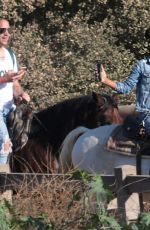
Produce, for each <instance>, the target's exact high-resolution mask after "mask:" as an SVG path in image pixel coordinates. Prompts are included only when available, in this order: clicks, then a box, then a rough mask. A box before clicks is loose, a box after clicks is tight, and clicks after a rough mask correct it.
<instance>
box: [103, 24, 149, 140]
mask: <svg viewBox="0 0 150 230" xmlns="http://www.w3.org/2000/svg"><path fill="white" fill-rule="evenodd" d="M145 37H146V38H147V39H150V28H149V29H147V30H146V32H145ZM100 78H101V82H102V83H103V84H105V85H107V86H109V87H111V88H112V89H114V90H115V91H116V92H117V93H119V94H125V93H129V92H130V91H131V90H133V89H134V88H136V111H137V112H139V113H138V118H139V121H140V122H142V123H143V124H144V126H145V130H146V133H147V134H148V135H149V136H150V56H149V57H147V58H144V59H141V60H138V61H137V62H136V63H135V64H134V65H133V67H132V70H131V72H130V74H129V75H128V78H127V79H126V80H125V81H124V82H118V81H113V80H110V79H108V77H107V74H106V72H105V69H104V66H103V65H101V67H100Z"/></svg>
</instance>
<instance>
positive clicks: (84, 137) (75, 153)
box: [60, 124, 150, 175]
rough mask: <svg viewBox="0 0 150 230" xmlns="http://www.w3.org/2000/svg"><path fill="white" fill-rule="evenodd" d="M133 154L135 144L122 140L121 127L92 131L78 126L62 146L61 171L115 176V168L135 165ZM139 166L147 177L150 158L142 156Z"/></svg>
mask: <svg viewBox="0 0 150 230" xmlns="http://www.w3.org/2000/svg"><path fill="white" fill-rule="evenodd" d="M136 151H137V149H136V143H135V142H133V141H131V140H129V139H128V138H126V137H124V133H123V126H122V125H116V124H112V125H105V126H100V127H98V128H95V129H87V128H85V127H78V128H76V129H74V130H72V131H71V132H70V133H69V134H68V135H67V136H66V138H65V140H64V142H63V144H62V149H61V152H60V171H61V172H67V171H69V170H71V169H80V170H85V171H86V172H88V173H101V174H102V173H103V174H114V168H115V167H117V166H121V165H133V166H136ZM141 163H142V166H141V173H142V174H146V175H147V174H149V171H150V155H142V159H141Z"/></svg>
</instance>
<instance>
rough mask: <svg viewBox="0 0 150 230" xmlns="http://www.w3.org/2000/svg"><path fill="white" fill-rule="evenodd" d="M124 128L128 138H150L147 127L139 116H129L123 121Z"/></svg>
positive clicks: (139, 139)
mask: <svg viewBox="0 0 150 230" xmlns="http://www.w3.org/2000/svg"><path fill="white" fill-rule="evenodd" d="M123 130H124V135H125V136H126V137H127V138H131V139H134V140H136V141H137V140H138V141H141V140H143V141H144V140H145V141H146V140H150V137H149V136H148V134H147V133H146V131H145V127H144V126H143V124H142V123H141V121H139V119H138V118H137V117H134V116H131V115H129V116H127V117H126V119H125V120H124V123H123Z"/></svg>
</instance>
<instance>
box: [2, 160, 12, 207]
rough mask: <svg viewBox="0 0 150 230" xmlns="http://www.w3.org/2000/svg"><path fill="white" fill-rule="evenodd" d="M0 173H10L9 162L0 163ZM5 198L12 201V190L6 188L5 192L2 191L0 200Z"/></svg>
mask: <svg viewBox="0 0 150 230" xmlns="http://www.w3.org/2000/svg"><path fill="white" fill-rule="evenodd" d="M0 173H10V167H9V164H0ZM4 186H5V185H4ZM4 199H6V200H7V201H9V202H10V203H12V190H7V189H6V190H5V191H4V192H2V194H1V195H0V200H4Z"/></svg>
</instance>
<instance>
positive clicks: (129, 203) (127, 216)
mask: <svg viewBox="0 0 150 230" xmlns="http://www.w3.org/2000/svg"><path fill="white" fill-rule="evenodd" d="M127 175H136V167H135V166H131V165H123V166H120V167H116V168H115V177H116V183H117V206H118V218H119V222H120V223H121V224H123V223H124V224H128V223H130V222H131V221H135V220H137V218H138V215H139V213H140V203H139V196H138V193H132V194H129V193H128V188H127V185H126V184H125V183H124V179H125V177H126V176H127Z"/></svg>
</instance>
